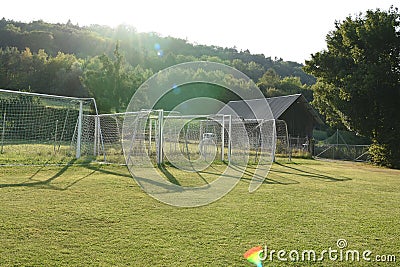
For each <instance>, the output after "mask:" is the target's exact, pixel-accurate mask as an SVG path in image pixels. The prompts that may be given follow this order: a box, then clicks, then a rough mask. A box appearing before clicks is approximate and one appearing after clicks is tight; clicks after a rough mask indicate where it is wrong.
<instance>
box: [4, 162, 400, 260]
mask: <svg viewBox="0 0 400 267" xmlns="http://www.w3.org/2000/svg"><path fill="white" fill-rule="evenodd" d="M224 167H225V166H224V165H223V164H222V163H220V164H217V165H215V166H213V170H220V169H221V168H224ZM253 168H254V167H252V166H250V167H249V169H248V172H247V174H248V175H247V176H245V177H244V179H242V180H241V181H240V182H239V184H238V185H237V186H236V187H235V188H234V189H233V190H232V191H231V192H230V193H229V194H228V195H226V196H225V197H224V198H222V199H221V200H219V201H217V202H214V203H212V204H210V205H207V206H204V207H198V208H176V207H172V206H168V205H165V204H163V203H160V202H158V201H157V200H154V199H153V198H151V197H149V196H148V195H146V194H145V193H144V192H143V191H142V190H141V189H140V188H139V186H138V185H137V184H136V182H135V181H134V180H133V179H132V178H131V176H130V174H129V173H128V171H127V169H126V167H123V166H116V165H98V164H91V165H82V166H76V165H74V166H47V167H32V166H30V167H0V209H1V211H0V239H1V246H0V266H67V265H68V266H89V265H91V266H127V265H131V266H255V265H251V264H250V263H248V262H247V261H246V260H245V259H244V258H243V253H244V252H245V251H246V250H248V249H249V248H251V247H253V246H258V245H261V246H265V245H267V246H268V249H274V250H286V251H287V252H289V251H290V250H298V251H300V252H301V251H302V250H306V249H307V250H315V251H316V252H318V253H319V252H321V251H322V250H324V249H326V250H327V249H329V248H330V247H331V248H332V249H337V246H336V241H337V240H338V239H340V238H344V239H346V240H347V242H348V249H351V250H359V251H361V252H362V251H364V250H371V251H372V254H371V256H370V257H371V258H374V257H375V255H377V254H381V255H395V256H396V257H397V262H400V227H399V221H400V171H398V170H390V169H383V168H377V167H373V166H369V165H365V164H361V163H349V162H328V161H316V160H302V159H295V160H294V161H293V162H292V163H281V164H274V165H273V167H272V170H271V172H270V174H269V175H268V177H267V179H266V181H265V183H264V184H263V185H262V186H261V187H260V188H259V189H258V190H257V191H256V192H254V193H251V194H250V193H248V191H247V187H248V184H249V180H248V179H249V177H250V176H249V175H250V173H251V172H252V171H253ZM166 169H167V171H168V174H169V175H172V176H173V177H174V178H175V179H176V180H177V181H178V182H179V183H181V184H185V181H186V180H188V181H189V179H192V180H191V181H189V182H188V184H193V183H192V182H193V181H194V180H195V179H198V177H197V178H196V177H191V178H190V177H188V175H187V174H185V175H184V174H183V173H181V172H179V171H177V170H176V169H174V168H172V167H169V166H168V167H166ZM213 170H207V171H206V172H204V173H201V174H200V176H201V177H202V179H203V178H204V179H205V180H207V181H209V180H212V179H214V178H215V177H214V176H215V174H216V173H218V171H215V172H214V171H213ZM200 176H199V177H200ZM325 258H326V259H325V261H323V262H317V263H311V262H308V261H306V262H296V263H294V264H288V263H287V262H280V261H278V260H277V258H276V257H275V258H274V262H273V263H272V264H271V262H269V261H266V262H264V263H265V266H271V265H272V266H286V265H290V266H299V265H300V266H303V265H304V266H310V265H315V266H348V265H349V262H339V261H330V260H328V256H326V257H325ZM353 265H354V266H376V265H379V264H378V263H377V262H373V263H369V264H368V263H367V262H365V261H360V262H355V263H354V262H353V263H352V266H353ZM382 265H383V266H395V265H396V263H386V264H382Z"/></svg>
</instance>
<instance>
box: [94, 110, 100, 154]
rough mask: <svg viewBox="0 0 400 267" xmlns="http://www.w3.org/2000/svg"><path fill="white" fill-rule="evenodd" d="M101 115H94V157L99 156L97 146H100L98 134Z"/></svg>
mask: <svg viewBox="0 0 400 267" xmlns="http://www.w3.org/2000/svg"><path fill="white" fill-rule="evenodd" d="M98 119H99V115H98V114H96V115H94V144H93V156H96V155H97V146H98V134H99V129H98V127H99V123H98Z"/></svg>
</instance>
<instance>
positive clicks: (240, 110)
mask: <svg viewBox="0 0 400 267" xmlns="http://www.w3.org/2000/svg"><path fill="white" fill-rule="evenodd" d="M266 100H267V102H268V104H269V107H270V109H271V112H272V114H271V113H270V112H269V111H268V110H267V109H266V108H265V104H266V103H265V99H250V100H239V101H230V102H228V105H227V106H228V107H224V108H223V109H221V111H220V112H219V113H221V114H231V112H229V111H228V110H229V108H231V109H233V110H234V111H235V112H236V113H237V114H238V115H239V117H241V118H242V119H245V120H255V119H256V118H263V119H266V120H270V119H279V118H280V117H281V116H282V114H283V113H284V112H285V111H286V110H287V109H288V108H289V107H290V106H292V105H293V103H303V104H304V106H305V107H306V109H307V110H308V111H309V112H310V113H311V115H312V116H313V118H314V120H315V122H316V123H318V124H323V122H322V120H321V118H320V117H319V116H318V113H317V112H316V111H315V110H314V109H313V107H312V106H311V105H310V103H308V101H307V99H306V98H305V97H304V96H303V95H302V94H294V95H286V96H277V97H271V98H266Z"/></svg>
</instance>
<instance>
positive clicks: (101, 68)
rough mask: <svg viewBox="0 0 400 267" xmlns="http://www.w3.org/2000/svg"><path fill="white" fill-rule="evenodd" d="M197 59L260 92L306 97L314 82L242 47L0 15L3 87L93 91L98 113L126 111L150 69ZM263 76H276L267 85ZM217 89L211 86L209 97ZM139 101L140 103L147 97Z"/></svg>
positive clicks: (291, 65)
mask: <svg viewBox="0 0 400 267" xmlns="http://www.w3.org/2000/svg"><path fill="white" fill-rule="evenodd" d="M115 44H117V45H115ZM156 48H157V49H156ZM196 60H204V61H212V62H218V63H223V64H227V65H230V66H233V67H235V68H237V69H238V70H240V71H242V72H243V73H244V74H246V75H247V76H249V77H250V78H251V79H252V80H253V81H255V82H257V81H259V80H260V82H259V84H260V85H261V86H262V87H263V91H264V94H265V95H266V96H278V95H284V94H292V93H299V92H301V93H303V94H305V96H306V97H307V98H308V99H312V94H311V91H309V90H308V89H307V88H308V86H309V85H310V84H313V83H314V82H315V79H314V77H312V76H311V75H308V74H306V73H305V72H304V71H303V70H302V65H301V64H299V63H296V62H285V61H283V60H282V59H275V60H272V59H271V58H270V57H265V56H264V55H263V54H251V53H250V51H248V50H245V51H238V50H237V49H236V48H222V47H218V46H206V45H198V44H192V43H189V42H188V41H187V40H183V39H178V38H173V37H161V36H160V35H159V34H157V33H138V32H137V31H136V29H135V28H133V27H131V26H128V25H119V26H118V27H116V28H110V27H107V26H100V25H92V26H88V27H79V26H77V25H73V24H72V23H71V22H70V21H68V22H67V23H66V24H51V23H46V22H44V21H41V20H39V21H33V22H31V23H22V22H17V21H12V20H6V19H2V20H0V87H1V88H7V89H14V90H30V91H32V92H39V93H47V94H57V95H66V96H81V97H87V96H92V97H94V98H95V99H96V100H97V102H98V108H99V110H100V111H101V112H118V111H124V110H125V108H126V106H127V104H128V101H129V100H130V98H131V96H132V95H133V93H134V92H135V91H136V89H137V88H138V87H139V86H140V85H141V84H142V83H143V82H144V81H145V80H146V79H147V78H149V77H150V76H151V75H152V74H153V73H156V72H158V71H159V70H161V69H164V68H167V67H170V66H172V65H175V64H179V63H183V62H189V61H196ZM271 73H272V74H271ZM198 75H199V74H198ZM268 75H275V76H276V79H277V80H276V81H275V82H274V83H273V84H272V85H270V84H268V82H269V81H268V79H267V77H268ZM217 76H218V75H217ZM263 77H264V78H263ZM222 78H223V79H226V77H222ZM232 82H233V83H236V81H232ZM264 83H265V84H264ZM244 87H246V85H245V86H244ZM244 89H246V88H244ZM220 93H221V92H219V91H218V90H217V91H216V92H212V94H211V95H214V94H220ZM142 98H143V99H142V100H143V103H146V101H147V99H146V95H143V96H142ZM218 99H223V101H224V102H227V101H228V100H232V99H235V98H234V96H231V95H230V94H229V93H227V92H226V91H225V93H223V92H222V95H219V98H218ZM144 106H145V105H144ZM138 108H139V107H138Z"/></svg>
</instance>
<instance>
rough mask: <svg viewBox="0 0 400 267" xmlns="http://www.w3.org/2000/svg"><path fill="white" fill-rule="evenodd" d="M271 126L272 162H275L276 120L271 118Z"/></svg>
mask: <svg viewBox="0 0 400 267" xmlns="http://www.w3.org/2000/svg"><path fill="white" fill-rule="evenodd" d="M273 122H274V123H273V127H272V162H275V151H276V140H277V139H276V120H273Z"/></svg>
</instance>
